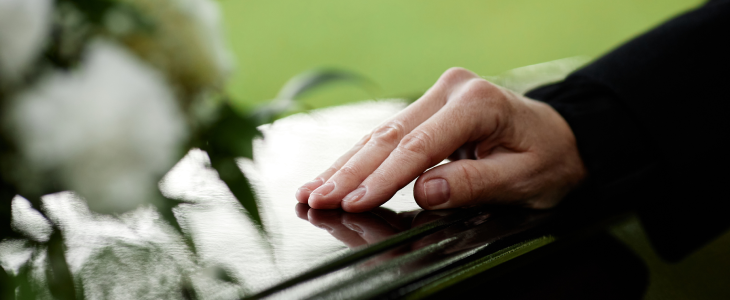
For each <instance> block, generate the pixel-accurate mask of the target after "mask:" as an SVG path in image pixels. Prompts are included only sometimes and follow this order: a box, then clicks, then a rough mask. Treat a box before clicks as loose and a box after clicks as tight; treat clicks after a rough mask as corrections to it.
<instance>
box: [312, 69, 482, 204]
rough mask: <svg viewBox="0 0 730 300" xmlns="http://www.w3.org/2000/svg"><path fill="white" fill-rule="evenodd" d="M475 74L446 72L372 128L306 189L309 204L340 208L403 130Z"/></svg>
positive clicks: (434, 109) (421, 119) (426, 116)
mask: <svg viewBox="0 0 730 300" xmlns="http://www.w3.org/2000/svg"><path fill="white" fill-rule="evenodd" d="M477 77H478V76H477V75H476V74H474V73H472V72H469V71H467V70H464V69H459V68H454V69H451V70H449V71H447V72H445V73H444V75H443V76H441V78H439V81H438V82H437V83H436V84H435V85H434V86H433V87H432V88H431V89H429V90H428V91H427V92H426V93H425V94H424V96H423V97H421V99H419V100H417V101H416V102H414V103H413V104H412V105H410V106H408V107H407V108H406V109H404V110H403V111H402V112H400V113H399V114H398V115H396V116H395V117H393V118H391V119H390V120H389V121H386V122H385V123H384V124H383V125H381V126H379V127H378V128H377V129H376V130H374V131H373V133H372V134H371V135H370V138H369V139H368V140H367V141H366V143H365V144H364V145H363V146H362V147H361V148H360V149H358V150H357V151H354V155H352V156H351V157H350V158H349V159H347V162H346V163H345V164H344V165H342V166H341V167H339V168H338V170H337V172H335V173H334V174H333V175H332V176H331V177H329V178H324V177H323V179H324V180H323V181H324V182H325V183H324V184H322V185H321V186H319V187H318V188H316V189H315V190H313V191H312V192H309V193H308V196H309V201H308V203H309V205H310V206H311V207H313V208H317V209H332V208H339V207H340V205H341V201H342V199H343V197H345V196H346V195H347V194H349V193H350V192H352V191H353V190H354V189H355V188H356V187H357V186H358V185H360V183H362V181H363V180H365V178H367V176H368V175H370V174H371V173H372V172H373V171H374V170H376V169H377V168H378V166H380V164H381V163H382V162H383V161H384V160H385V159H386V158H387V157H388V155H390V153H391V152H392V151H393V149H395V148H396V147H397V145H398V143H399V142H400V141H401V139H402V138H403V137H404V136H405V135H406V134H408V133H409V132H410V131H411V130H413V128H415V127H417V126H419V125H420V124H421V123H423V122H424V121H425V120H427V119H429V118H430V117H431V116H432V115H433V114H435V113H436V112H437V111H439V110H440V109H441V108H442V107H443V106H444V104H445V103H446V99H447V98H448V97H449V94H450V93H451V92H452V91H453V90H454V89H458V88H459V86H460V84H463V83H464V82H467V81H468V80H469V79H473V78H477ZM316 184H318V183H316ZM313 185H314V184H313ZM305 194H307V192H306V191H303V192H302V193H301V195H298V199H299V201H303V196H304V195H305Z"/></svg>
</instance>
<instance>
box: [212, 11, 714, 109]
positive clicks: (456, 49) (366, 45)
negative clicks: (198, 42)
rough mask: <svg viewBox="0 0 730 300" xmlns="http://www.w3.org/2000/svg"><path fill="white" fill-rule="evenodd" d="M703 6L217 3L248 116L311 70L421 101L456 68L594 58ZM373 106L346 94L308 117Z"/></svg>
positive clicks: (337, 93)
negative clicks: (352, 77) (350, 105)
mask: <svg viewBox="0 0 730 300" xmlns="http://www.w3.org/2000/svg"><path fill="white" fill-rule="evenodd" d="M700 3H702V1H697V0H643V1H637V0H612V1H608V0H549V1H548V0H482V1H475V0H471V1H465V0H462V1H456V0H450V1H434V0H418V1H417V0H367V1H352V0H308V1H302V0H289V1H282V0H221V4H222V9H223V14H224V20H225V29H226V35H227V37H228V41H229V43H230V44H229V46H230V47H231V48H232V49H233V51H234V53H235V55H236V59H237V67H238V68H237V73H235V75H234V76H233V78H232V80H231V81H230V84H229V87H228V90H229V92H230V93H231V94H232V95H233V96H234V98H235V99H237V101H238V104H239V105H240V106H242V108H244V107H245V108H250V107H252V106H255V105H256V104H258V103H261V102H263V101H266V100H269V99H272V98H273V97H274V96H276V93H277V91H278V90H279V88H280V87H281V86H282V85H283V84H284V83H285V82H286V81H287V80H288V79H289V78H291V77H292V76H294V75H296V74H298V73H300V72H303V71H305V70H308V69H311V68H315V67H336V68H342V69H346V70H350V71H354V72H357V73H360V74H362V75H365V76H367V77H368V78H370V79H371V80H373V81H375V82H376V83H377V84H378V85H379V86H380V88H381V91H382V92H381V94H380V95H377V96H378V97H397V96H412V95H417V94H418V93H420V92H423V91H425V90H426V89H427V88H428V87H429V86H431V84H433V82H434V81H435V80H436V79H437V78H438V76H439V75H440V74H441V73H442V72H443V71H445V70H446V69H448V68H449V67H453V66H460V67H465V68H468V69H470V70H472V71H474V72H476V73H478V74H480V75H496V74H499V73H501V72H503V71H506V70H509V69H512V68H516V67H520V66H525V65H530V64H535V63H540V62H545V61H550V60H555V59H559V58H565V57H570V56H577V55H587V56H590V57H596V56H599V55H601V54H602V53H604V52H606V51H608V50H610V49H611V48H613V47H615V46H617V45H619V44H621V43H622V42H624V41H626V40H628V39H630V38H631V37H633V36H635V35H637V34H639V33H641V32H643V31H646V30H647V29H649V28H651V27H653V26H655V25H657V24H659V23H661V22H662V21H664V20H666V19H668V18H670V17H672V16H674V15H676V14H678V13H681V12H683V11H686V10H688V9H690V8H692V7H695V6H697V5H699V4H700ZM367 98H372V96H371V95H368V94H366V93H365V92H363V91H362V90H360V89H357V88H355V87H352V86H347V85H340V86H335V87H333V88H328V89H324V90H323V91H321V92H318V93H314V94H313V95H310V96H308V97H306V98H305V99H303V101H304V102H306V103H307V104H309V105H310V106H312V107H323V106H329V105H336V104H342V103H345V102H351V101H355V100H364V99H367Z"/></svg>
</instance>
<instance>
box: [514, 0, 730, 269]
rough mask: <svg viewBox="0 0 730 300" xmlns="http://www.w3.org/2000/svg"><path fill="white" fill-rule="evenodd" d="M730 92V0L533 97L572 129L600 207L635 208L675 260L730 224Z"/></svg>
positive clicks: (651, 34) (636, 42) (651, 234)
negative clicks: (615, 204)
mask: <svg viewBox="0 0 730 300" xmlns="http://www.w3.org/2000/svg"><path fill="white" fill-rule="evenodd" d="M728 87H730V0H715V1H711V2H709V3H707V4H705V5H704V6H702V7H700V8H698V9H696V10H693V11H690V12H688V13H686V14H684V15H681V16H679V17H677V18H675V19H672V20H670V21H669V22H667V23H665V24H663V25H661V26H659V27H657V28H655V29H654V30H652V31H650V32H648V33H646V34H644V35H642V36H639V37H637V38H635V39H634V40H632V41H630V42H628V43H626V44H625V45H623V46H621V47H619V48H617V49H615V50H614V51H612V52H610V53H608V54H607V55H605V56H603V57H601V58H600V59H598V60H597V61H595V62H593V63H591V64H590V65H588V66H586V67H584V68H582V69H580V70H578V71H576V72H574V73H573V74H571V75H570V76H569V77H568V78H566V80H565V81H563V82H561V83H558V84H555V85H550V86H546V87H542V88H538V89H536V90H533V91H531V92H529V93H528V94H527V96H528V97H531V98H534V99H538V100H542V101H545V102H547V103H549V104H550V105H552V106H553V107H554V108H555V109H556V110H557V111H558V112H559V113H560V114H561V115H562V116H563V117H564V118H565V119H566V121H567V122H568V124H569V125H570V126H571V128H572V130H573V132H574V133H575V136H576V140H577V143H578V148H579V151H580V154H581V157H582V159H583V161H584V163H585V164H586V168H587V169H588V172H589V179H588V185H589V186H591V187H592V189H594V190H595V191H596V192H597V193H598V197H599V199H596V201H613V202H621V203H631V204H632V205H634V206H635V207H637V209H638V211H639V216H640V217H641V220H642V225H643V226H644V228H645V230H646V231H647V233H648V235H649V239H650V241H651V242H652V244H653V245H654V247H655V250H656V251H657V253H659V254H660V255H662V256H663V257H664V258H665V259H667V260H672V261H674V260H679V259H681V258H682V257H684V256H685V255H687V254H688V253H690V252H692V251H693V250H694V249H696V248H697V247H699V246H701V245H703V244H705V243H707V242H708V241H710V240H712V239H713V238H714V237H716V236H717V235H719V234H721V233H723V232H724V231H725V230H726V229H727V228H728V227H729V226H730V217H728V214H727V213H726V211H725V210H724V209H723V208H724V202H726V201H728V200H730V199H728V198H730V197H728V195H727V194H725V193H724V192H725V191H726V185H727V186H730V176H729V175H728V172H729V171H730V151H729V149H728V148H727V146H726V144H725V143H727V142H728V140H730V116H728V113H729V112H730V96H729V95H728V93H727V92H726V91H727V90H728Z"/></svg>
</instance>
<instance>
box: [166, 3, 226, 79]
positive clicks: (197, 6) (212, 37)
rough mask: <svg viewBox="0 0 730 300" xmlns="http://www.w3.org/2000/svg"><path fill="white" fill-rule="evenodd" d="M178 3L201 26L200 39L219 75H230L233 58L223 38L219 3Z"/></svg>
mask: <svg viewBox="0 0 730 300" xmlns="http://www.w3.org/2000/svg"><path fill="white" fill-rule="evenodd" d="M177 3H178V4H179V5H180V7H181V8H182V9H183V10H184V11H185V13H187V14H188V15H189V16H190V17H191V18H192V20H193V21H194V22H196V23H197V25H198V26H199V30H200V31H199V34H200V38H201V39H202V42H203V45H205V47H206V48H207V52H208V53H209V55H211V56H212V60H213V62H214V63H215V66H216V68H217V69H218V72H219V74H221V76H223V77H225V76H228V75H230V73H231V72H232V71H233V66H234V64H233V56H232V55H231V53H230V52H229V51H228V48H227V47H226V43H225V39H224V37H223V30H222V24H221V19H222V18H221V16H220V9H219V7H218V3H216V2H215V1H211V0H177Z"/></svg>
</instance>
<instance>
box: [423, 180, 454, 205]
mask: <svg viewBox="0 0 730 300" xmlns="http://www.w3.org/2000/svg"><path fill="white" fill-rule="evenodd" d="M423 189H424V192H426V203H428V206H430V207H434V206H437V205H441V204H444V203H446V201H448V200H449V196H451V190H450V189H449V183H448V182H446V180H445V179H441V178H439V179H431V180H429V181H426V183H425V184H423Z"/></svg>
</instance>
